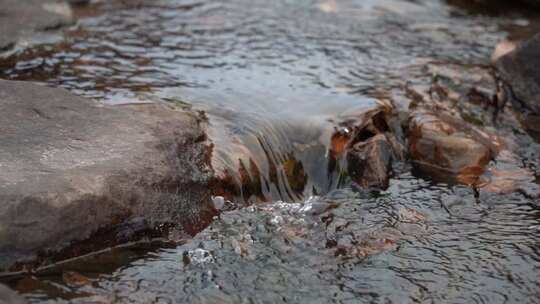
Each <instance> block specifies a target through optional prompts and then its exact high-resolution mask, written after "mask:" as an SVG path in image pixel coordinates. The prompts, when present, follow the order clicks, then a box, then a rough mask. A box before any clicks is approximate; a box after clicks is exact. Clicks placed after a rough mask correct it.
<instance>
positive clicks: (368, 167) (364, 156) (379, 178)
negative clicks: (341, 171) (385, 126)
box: [347, 134, 393, 188]
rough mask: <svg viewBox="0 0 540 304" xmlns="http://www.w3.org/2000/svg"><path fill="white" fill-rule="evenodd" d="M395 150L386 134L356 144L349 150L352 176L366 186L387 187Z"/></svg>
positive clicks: (348, 159)
mask: <svg viewBox="0 0 540 304" xmlns="http://www.w3.org/2000/svg"><path fill="white" fill-rule="evenodd" d="M392 159H393V150H392V146H391V145H390V143H389V142H388V140H387V139H386V136H385V135H384V134H378V135H375V136H374V137H371V138H369V139H368V140H366V141H363V142H359V143H357V144H355V145H354V146H353V147H352V148H350V149H349V151H348V152H347V166H348V172H349V175H350V177H351V178H352V179H353V180H354V181H355V182H356V183H357V184H358V185H360V186H361V187H364V188H370V187H375V188H387V187H388V179H389V172H390V170H391V168H392Z"/></svg>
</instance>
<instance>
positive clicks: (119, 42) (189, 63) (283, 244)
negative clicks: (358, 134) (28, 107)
mask: <svg viewBox="0 0 540 304" xmlns="http://www.w3.org/2000/svg"><path fill="white" fill-rule="evenodd" d="M501 5H502V8H499V7H501V6H497V7H498V8H499V9H490V10H484V9H482V8H479V7H477V6H476V5H474V4H470V3H467V1H448V2H444V1H438V0H416V1H410V0H409V1H406V0H378V1H375V0H365V1H359V0H358V1H352V0H343V1H337V0H336V1H333V0H328V1H310V0H302V1H292V0H275V1H263V0H250V1H247V0H230V1H211V0H205V1H184V0H176V1H173V0H162V1H133V2H127V4H126V3H124V4H122V5H120V4H118V3H116V2H114V1H111V2H104V3H99V2H98V3H97V4H93V5H92V6H91V7H90V8H82V9H79V10H78V11H77V13H78V14H79V15H80V17H81V20H80V23H79V25H78V26H76V27H74V28H72V29H70V30H68V31H67V32H66V33H65V39H63V40H62V41H60V42H58V43H55V44H41V45H37V46H34V47H32V48H28V49H21V50H17V51H15V52H14V53H13V54H10V55H9V56H8V57H7V58H6V59H4V60H2V63H0V77H1V78H7V79H20V80H31V81H37V82H45V83H47V84H50V85H53V86H61V87H64V88H67V89H68V90H70V91H72V92H74V93H76V94H79V95H83V96H86V97H91V98H95V99H98V100H101V101H103V102H106V103H110V104H121V103H130V102H149V101H156V100H163V101H167V102H173V103H176V104H179V105H182V106H184V107H189V108H193V109H195V110H203V111H205V113H206V114H207V116H208V121H209V130H208V132H209V136H210V139H211V140H212V142H213V143H214V145H215V149H214V154H213V159H212V164H213V167H214V169H216V170H217V171H218V172H221V173H222V174H224V175H226V176H231V177H232V178H233V179H234V180H236V181H237V182H238V183H240V182H242V179H243V174H242V172H244V171H248V172H249V174H248V175H249V178H250V179H252V180H256V181H257V182H259V184H257V187H255V188H253V187H251V188H249V189H247V190H246V189H243V192H242V193H241V195H240V196H239V198H238V199H239V200H243V201H247V202H252V203H253V202H259V203H258V204H256V205H255V207H247V208H243V209H239V210H235V211H231V212H227V213H223V214H222V215H221V217H220V218H219V219H217V220H215V221H214V223H213V224H212V225H211V226H210V227H208V228H207V229H206V230H204V231H203V232H201V233H200V234H199V235H197V236H195V238H194V239H193V240H190V241H189V242H188V243H187V244H184V245H180V246H178V247H174V248H166V249H164V248H161V249H159V248H158V249H155V248H154V247H152V248H153V249H152V250H149V251H148V250H143V252H142V253H141V252H139V251H138V250H137V249H123V250H120V249H115V250H113V251H112V252H110V253H108V254H103V255H98V256H95V257H91V258H88V260H86V261H84V262H82V263H75V265H73V264H68V266H64V268H59V269H57V270H55V271H51V273H45V274H41V275H39V276H37V277H24V278H14V279H12V280H10V281H9V284H10V285H11V286H12V287H14V288H15V289H17V290H19V291H21V292H23V293H25V294H26V295H27V296H28V298H29V299H30V300H32V301H35V302H39V301H50V302H68V301H73V302H81V303H86V302H92V301H93V302H97V303H101V302H103V303H109V302H114V301H119V302H126V303H173V302H176V303H183V302H186V303H187V302H195V303H281V302H283V303H327V302H339V303H372V302H374V303H403V302H407V303H408V302H433V303H440V302H450V303H455V302H459V303H472V302H476V303H525V302H529V303H540V276H539V275H538V273H539V271H540V209H539V208H538V206H537V205H535V204H534V202H532V201H531V200H530V199H527V198H525V197H523V196H522V195H521V194H518V193H516V194H511V195H504V196H502V195H501V196H489V197H478V195H475V193H474V191H472V190H471V189H468V188H466V187H459V186H449V185H444V184H436V183H430V182H427V181H425V180H423V179H421V178H418V177H414V176H411V175H410V174H409V173H408V172H409V171H410V170H409V168H408V167H407V166H405V167H404V168H397V170H396V172H401V173H400V174H397V175H396V176H395V177H394V178H393V179H392V181H391V186H390V188H389V189H387V190H385V191H382V192H378V193H363V192H358V191H353V190H351V189H349V188H348V187H347V185H348V183H347V181H346V180H344V179H343V178H342V177H343V174H342V173H343V172H341V171H340V170H341V169H340V168H339V167H337V168H336V167H333V166H331V165H330V164H329V162H330V159H329V157H328V153H327V151H328V148H329V145H330V138H331V135H332V133H333V132H335V130H337V129H339V128H347V124H348V123H349V122H351V121H361V120H362V119H363V117H364V116H365V115H367V113H369V112H370V111H372V110H374V109H377V108H378V107H380V106H381V103H380V102H379V100H380V99H382V98H386V97H388V96H390V97H396V96H401V97H402V96H403V94H401V93H400V91H401V89H402V87H403V85H404V84H405V83H415V82H420V84H422V83H421V82H422V81H425V79H426V77H425V76H426V73H427V72H426V71H425V70H423V69H421V68H418V67H421V66H423V65H424V64H426V63H428V62H437V63H442V64H445V63H452V64H454V65H455V64H457V65H463V66H468V65H476V66H483V65H486V64H488V63H489V58H490V55H491V53H492V51H493V49H494V46H495V45H496V44H497V42H498V41H500V40H501V39H504V38H508V37H510V38H514V39H522V38H524V37H527V36H528V35H530V33H531V32H532V31H533V30H532V29H533V28H535V27H536V25H537V24H538V20H540V19H539V18H538V17H537V16H535V15H531V14H530V13H528V12H527V11H526V10H514V11H511V10H510V9H509V8H507V7H505V6H504V5H503V4H501ZM501 13H505V14H501ZM473 76H474V75H473ZM422 79H423V80H422ZM396 106H397V107H400V105H399V104H397V105H396ZM537 162H538V161H536V160H535V161H534V163H535V165H537ZM537 172H538V171H537ZM261 201H266V202H270V203H265V204H263V203H260V202H261ZM73 270H76V271H78V272H71V271H73ZM62 272H63V275H59V273H62ZM79 273H81V274H79Z"/></svg>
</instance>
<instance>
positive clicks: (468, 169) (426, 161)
mask: <svg viewBox="0 0 540 304" xmlns="http://www.w3.org/2000/svg"><path fill="white" fill-rule="evenodd" d="M462 126H463V125H461V126H459V125H456V124H455V123H454V122H453V121H451V120H448V119H446V120H444V119H442V118H441V117H439V116H437V115H436V114H434V113H432V112H429V111H417V112H415V113H412V114H411V117H410V120H409V153H410V156H411V158H412V160H413V161H414V163H415V165H417V167H418V168H419V169H421V170H423V171H425V172H428V173H430V174H432V175H434V176H435V177H436V176H439V177H440V176H450V177H451V176H454V177H458V176H460V175H461V176H467V175H472V176H478V175H480V174H481V173H482V172H483V168H484V167H485V165H487V163H488V162H489V160H490V159H491V157H492V156H491V151H490V149H489V147H487V146H485V145H484V144H482V143H481V142H479V141H477V140H476V139H475V138H474V137H472V136H470V135H468V134H467V133H466V131H464V130H462V129H461V128H462Z"/></svg>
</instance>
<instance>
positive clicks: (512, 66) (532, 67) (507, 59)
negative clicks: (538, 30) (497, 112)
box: [495, 35, 540, 134]
mask: <svg viewBox="0 0 540 304" xmlns="http://www.w3.org/2000/svg"><path fill="white" fill-rule="evenodd" d="M539 64H540V35H536V36H534V37H533V38H531V39H530V40H528V41H525V42H524V43H522V44H521V45H519V46H517V47H516V49H515V50H514V51H512V52H510V53H508V54H506V55H505V56H502V57H501V58H499V60H498V61H497V62H496V63H495V66H496V67H497V69H498V70H499V72H500V73H501V76H502V78H503V79H504V80H505V81H506V82H507V83H508V84H509V85H510V87H511V92H509V95H510V96H509V98H510V99H511V100H512V102H513V105H514V107H515V108H517V109H518V110H520V111H521V112H522V114H523V122H524V124H525V126H526V127H527V128H529V129H531V130H532V131H534V132H535V133H536V134H540V118H539V116H540V70H539V69H538V68H537V67H538V65H539Z"/></svg>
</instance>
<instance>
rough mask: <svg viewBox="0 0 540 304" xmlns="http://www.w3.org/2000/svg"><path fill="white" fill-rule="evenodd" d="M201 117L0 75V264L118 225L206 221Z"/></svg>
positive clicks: (53, 249)
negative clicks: (111, 102)
mask: <svg viewBox="0 0 540 304" xmlns="http://www.w3.org/2000/svg"><path fill="white" fill-rule="evenodd" d="M204 121H205V120H204V118H201V117H200V115H195V114H192V113H190V112H185V111H182V110H179V109H177V108H175V107H173V106H171V105H168V104H160V103H155V104H139V105H123V106H114V107H113V106H104V105H100V104H97V103H94V102H93V101H90V100H87V99H83V98H79V97H76V96H74V95H72V94H70V93H68V92H66V91H64V90H61V89H52V88H46V87H42V86H38V85H35V84H30V83H25V82H12V81H4V80H0V143H1V145H0V272H1V270H6V269H8V268H9V267H11V266H13V263H14V262H15V261H17V260H19V261H20V260H21V259H23V258H24V259H27V260H28V259H30V260H35V259H36V254H37V253H43V252H45V251H50V252H57V251H58V250H60V249H65V248H66V247H69V246H71V248H76V247H73V246H74V244H77V241H81V240H85V239H88V238H89V237H91V236H92V235H93V234H95V233H96V232H97V231H98V230H99V231H101V232H103V231H104V230H107V229H109V228H111V227H115V226H118V225H121V226H122V227H128V226H130V225H129V223H131V222H133V223H138V224H137V227H138V228H139V229H147V228H150V229H151V228H153V227H155V226H156V225H158V224H161V223H172V224H178V225H180V226H181V224H185V226H184V228H185V230H188V231H189V229H190V228H193V225H197V224H198V223H200V220H199V219H198V216H200V214H201V213H204V212H206V211H208V210H209V209H208V206H209V204H210V200H209V199H208V197H209V196H208V195H207V194H208V193H207V192H208V190H207V189H208V188H207V187H206V184H207V182H208V181H209V179H210V178H211V177H212V172H211V170H210V168H209V165H208V163H209V161H208V159H209V158H208V156H209V153H210V150H209V147H208V145H207V143H206V136H205V133H204V126H203V124H204ZM141 223H143V224H141ZM130 229H132V228H129V229H127V230H128V231H132V230H130ZM122 233H125V231H124V232H121V233H120V234H122ZM123 237H126V238H129V237H128V236H125V235H124V236H119V235H114V236H113V238H114V240H106V241H105V242H104V244H107V245H111V244H114V243H118V242H122V241H123V240H122V238H123ZM100 238H101V239H102V240H103V239H104V238H106V236H103V233H101V234H100ZM89 243H91V244H92V243H93V244H94V245H95V246H98V247H99V244H97V245H96V244H95V242H89ZM91 249H92V250H94V249H99V248H77V249H73V250H72V251H69V252H66V251H64V253H63V254H64V257H70V256H72V255H76V254H81V253H84V251H88V250H91ZM48 255H49V254H41V255H40V256H39V257H40V260H41V261H43V260H42V258H43V257H44V256H48Z"/></svg>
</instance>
